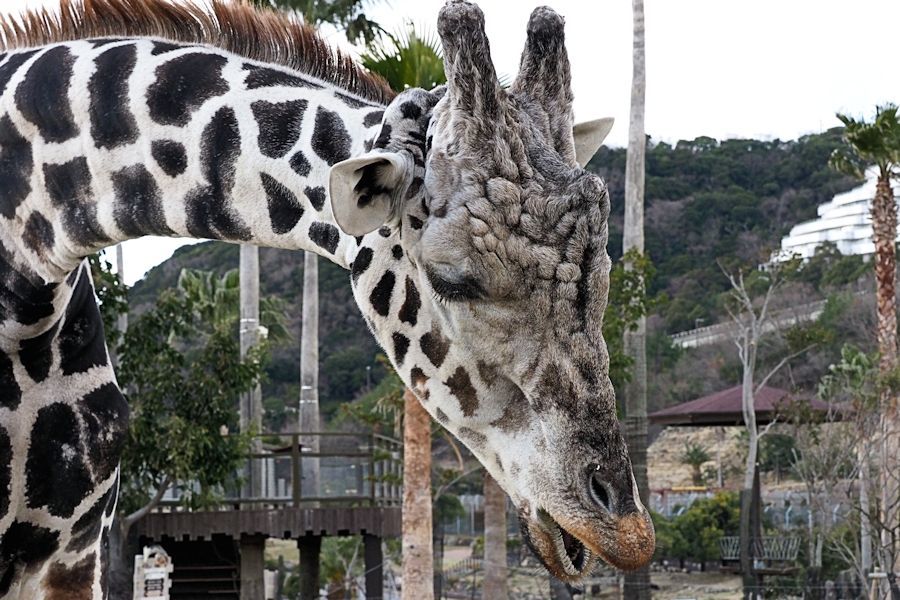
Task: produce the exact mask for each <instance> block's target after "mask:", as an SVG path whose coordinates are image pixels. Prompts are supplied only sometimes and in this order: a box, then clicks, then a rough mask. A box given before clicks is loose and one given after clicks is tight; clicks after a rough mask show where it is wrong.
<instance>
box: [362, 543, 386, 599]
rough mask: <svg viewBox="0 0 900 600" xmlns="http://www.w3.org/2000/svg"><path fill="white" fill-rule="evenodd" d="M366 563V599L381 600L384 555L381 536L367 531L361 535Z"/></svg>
mask: <svg viewBox="0 0 900 600" xmlns="http://www.w3.org/2000/svg"><path fill="white" fill-rule="evenodd" d="M363 544H364V545H365V564H366V600H381V599H382V597H383V594H384V564H383V563H384V555H383V554H382V552H381V538H380V537H378V536H377V535H370V534H368V533H366V534H364V535H363Z"/></svg>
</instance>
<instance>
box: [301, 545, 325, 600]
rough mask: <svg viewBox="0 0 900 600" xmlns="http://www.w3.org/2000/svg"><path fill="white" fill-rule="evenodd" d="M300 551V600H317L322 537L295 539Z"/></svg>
mask: <svg viewBox="0 0 900 600" xmlns="http://www.w3.org/2000/svg"><path fill="white" fill-rule="evenodd" d="M297 548H299V550H300V600H319V554H320V553H321V552H322V537H321V536H318V535H305V536H303V537H302V538H298V539H297Z"/></svg>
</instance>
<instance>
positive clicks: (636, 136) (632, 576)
mask: <svg viewBox="0 0 900 600" xmlns="http://www.w3.org/2000/svg"><path fill="white" fill-rule="evenodd" d="M631 6H632V17H633V27H634V33H633V35H634V38H633V40H634V43H633V54H632V68H633V71H632V77H631V120H630V123H629V127H628V153H627V154H626V163H625V225H624V230H623V238H622V254H623V255H627V254H628V252H629V251H631V250H634V251H636V252H638V253H640V254H643V253H644V169H645V158H644V154H645V149H646V143H647V141H646V136H645V134H644V92H645V86H646V74H645V68H644V0H632V3H631ZM627 264H628V263H626V265H627ZM646 344H647V321H646V318H645V317H644V316H641V317H639V318H638V320H637V323H636V326H635V327H634V328H633V329H629V330H627V331H626V332H625V339H624V345H625V354H626V355H627V356H628V357H629V358H630V360H631V362H632V376H631V379H630V381H629V382H628V383H627V384H626V385H625V388H624V391H625V399H624V400H625V430H626V436H627V442H628V452H629V455H630V456H631V465H632V469H633V470H634V477H635V480H636V481H637V486H638V491H639V493H640V495H641V500H642V502H643V503H644V505H648V502H647V500H648V494H649V489H648V483H647V348H646ZM650 595H651V593H650V568H649V566H645V567H644V568H642V569H639V570H638V571H634V572H631V573H628V574H626V575H625V598H628V599H629V600H643V599H645V598H650Z"/></svg>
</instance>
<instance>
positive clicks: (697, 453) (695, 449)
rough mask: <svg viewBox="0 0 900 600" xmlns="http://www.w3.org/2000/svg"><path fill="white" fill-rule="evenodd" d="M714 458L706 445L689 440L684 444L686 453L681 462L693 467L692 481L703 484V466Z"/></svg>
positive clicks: (695, 483)
mask: <svg viewBox="0 0 900 600" xmlns="http://www.w3.org/2000/svg"><path fill="white" fill-rule="evenodd" d="M710 460H712V457H711V456H710V455H709V452H708V451H707V450H706V448H705V447H703V446H701V445H700V444H698V443H696V442H688V443H686V444H685V445H684V453H683V454H682V455H681V462H682V463H684V464H686V465H688V466H689V467H691V483H693V484H694V485H703V472H702V471H701V468H702V467H703V465H704V464H705V463H708V462H709V461H710Z"/></svg>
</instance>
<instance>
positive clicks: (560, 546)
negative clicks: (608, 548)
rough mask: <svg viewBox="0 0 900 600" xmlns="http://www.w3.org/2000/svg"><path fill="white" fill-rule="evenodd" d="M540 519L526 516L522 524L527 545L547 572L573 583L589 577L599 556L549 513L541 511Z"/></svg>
mask: <svg viewBox="0 0 900 600" xmlns="http://www.w3.org/2000/svg"><path fill="white" fill-rule="evenodd" d="M537 517H538V518H537V519H532V518H529V517H526V516H524V515H523V516H521V517H520V525H521V528H522V534H523V537H524V538H525V541H526V543H527V544H528V546H529V547H530V548H531V550H532V552H534V554H535V556H537V557H538V559H539V560H540V561H541V562H542V563H543V564H544V566H545V567H546V568H547V570H548V571H550V572H551V573H552V574H553V575H554V576H556V577H557V578H558V579H560V580H562V581H566V582H569V583H575V582H578V581H580V580H581V579H583V578H584V577H586V576H588V575H589V574H590V573H591V571H593V570H594V566H595V565H596V563H597V557H596V555H595V554H594V553H593V552H591V550H590V549H589V548H588V547H587V546H585V544H584V543H583V542H582V541H581V540H580V539H578V537H576V536H575V535H573V534H572V533H570V532H568V531H566V529H564V528H563V527H562V526H560V525H559V523H557V522H556V520H554V519H553V517H551V516H550V514H549V513H547V512H546V511H545V510H543V509H539V510H538V515H537Z"/></svg>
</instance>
